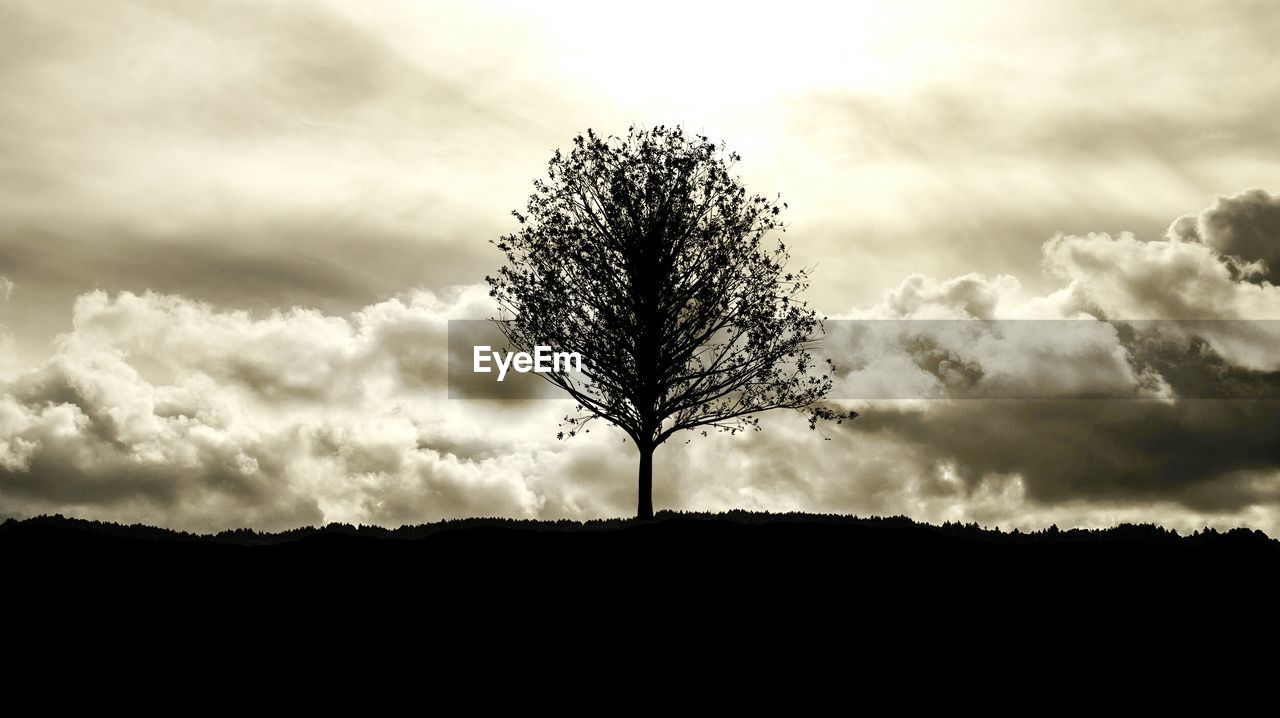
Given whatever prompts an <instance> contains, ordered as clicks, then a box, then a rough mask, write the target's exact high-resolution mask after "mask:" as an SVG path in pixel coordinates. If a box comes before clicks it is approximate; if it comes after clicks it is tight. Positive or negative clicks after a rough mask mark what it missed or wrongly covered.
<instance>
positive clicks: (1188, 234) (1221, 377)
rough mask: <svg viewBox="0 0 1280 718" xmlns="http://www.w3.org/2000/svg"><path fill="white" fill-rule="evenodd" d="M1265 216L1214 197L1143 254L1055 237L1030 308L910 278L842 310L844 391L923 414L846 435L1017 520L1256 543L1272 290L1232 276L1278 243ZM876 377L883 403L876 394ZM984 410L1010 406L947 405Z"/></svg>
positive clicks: (1265, 496)
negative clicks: (907, 460)
mask: <svg viewBox="0 0 1280 718" xmlns="http://www.w3.org/2000/svg"><path fill="white" fill-rule="evenodd" d="M1273 204H1274V203H1273V202H1272V200H1271V198H1270V195H1266V194H1265V193H1259V192H1248V193H1245V194H1243V195H1240V196H1238V197H1234V198H1228V199H1224V200H1219V201H1218V203H1217V204H1216V205H1215V206H1214V207H1211V208H1210V209H1208V210H1206V211H1205V212H1202V213H1199V214H1197V215H1188V217H1194V218H1196V219H1195V221H1194V222H1188V220H1187V218H1183V219H1181V220H1179V221H1177V222H1175V223H1174V225H1173V227H1172V228H1171V229H1170V230H1169V232H1168V233H1167V234H1166V236H1164V237H1162V238H1156V239H1154V240H1151V241H1144V240H1141V239H1139V238H1138V237H1136V236H1134V235H1133V234H1130V233H1121V234H1116V235H1112V234H1106V233H1093V234H1085V235H1067V234H1060V235H1057V236H1054V237H1053V238H1051V239H1050V240H1049V241H1048V242H1046V243H1045V244H1044V247H1043V257H1044V262H1043V266H1044V268H1045V270H1046V273H1047V274H1048V275H1049V276H1051V277H1053V278H1055V279H1057V280H1058V281H1059V282H1063V283H1064V284H1063V285H1060V286H1059V288H1058V289H1056V290H1054V291H1051V292H1049V293H1047V294H1042V295H1036V296H1025V295H1023V294H1022V292H1021V291H1020V285H1019V283H1018V282H1017V281H1016V280H1014V279H1013V278H1011V277H998V278H995V279H991V278H987V277H983V276H981V275H973V274H971V275H966V276H962V277H957V278H955V279H950V280H933V279H928V278H925V277H920V276H913V277H910V278H908V279H907V280H905V281H904V282H903V283H902V284H901V285H899V286H898V287H897V288H895V289H892V290H890V291H888V292H886V293H885V295H884V298H883V300H882V301H881V302H879V303H877V304H875V305H873V306H870V307H868V308H866V309H862V310H854V311H853V312H851V313H850V314H849V315H848V316H849V317H852V318H853V320H851V321H848V322H846V324H847V326H848V327H851V328H852V330H851V331H846V332H845V336H843V337H841V335H840V332H839V331H837V333H836V337H835V338H836V339H837V344H836V346H835V347H834V348H832V349H830V351H832V353H833V354H834V355H835V356H836V358H837V361H838V362H840V361H841V360H842V359H843V360H844V363H845V366H844V368H843V369H842V370H841V375H840V382H841V383H840V385H839V386H840V387H841V389H842V391H844V392H845V395H846V396H850V397H858V396H859V393H858V392H859V390H862V391H863V392H864V393H863V394H862V396H868V395H869V396H871V397H873V398H874V397H876V396H887V397H889V398H916V397H930V398H934V399H936V401H929V402H895V403H888V402H878V403H873V404H871V405H868V406H866V407H865V409H864V411H863V417H862V418H861V419H859V420H858V425H857V426H856V427H855V428H854V429H852V430H851V431H852V432H853V433H854V434H857V435H858V436H862V435H863V434H864V433H869V434H871V435H873V436H879V437H888V440H889V441H890V442H891V443H892V442H902V443H903V444H905V445H906V446H909V447H914V450H915V452H916V455H915V456H916V459H917V465H918V466H932V467H934V470H935V471H941V472H943V473H945V474H946V475H947V476H948V477H950V479H951V480H953V481H954V482H957V483H958V484H960V485H963V486H964V487H965V489H964V492H963V493H964V495H965V496H969V495H971V494H974V493H982V492H988V494H986V495H989V491H990V488H991V486H992V485H993V482H996V483H998V484H1001V485H1006V486H1015V485H1016V487H1017V491H1016V493H1017V495H1018V497H1019V501H1020V502H1022V504H1021V505H1022V508H1021V509H1017V510H1014V509H1012V508H1009V507H1006V509H1005V514H1006V516H1016V515H1019V512H1021V515H1023V516H1027V515H1041V516H1043V515H1045V513H1044V512H1045V511H1046V510H1050V512H1051V513H1052V511H1060V510H1062V509H1063V508H1064V507H1068V506H1074V507H1076V509H1077V510H1081V511H1083V510H1084V509H1083V508H1082V507H1087V506H1109V507H1110V508H1108V509H1106V510H1105V511H1104V512H1103V513H1101V514H1100V515H1108V516H1112V515H1132V512H1133V511H1135V510H1138V509H1139V508H1140V507H1143V506H1146V507H1148V508H1149V509H1150V510H1151V512H1152V515H1153V516H1159V517H1161V520H1166V521H1168V522H1172V523H1175V524H1177V523H1185V522H1186V520H1187V518H1188V517H1189V516H1194V517H1197V518H1201V519H1203V518H1205V517H1209V516H1214V515H1217V516H1236V517H1238V519H1237V520H1240V521H1246V522H1247V521H1258V520H1262V521H1263V523H1264V525H1265V526H1266V527H1268V528H1270V529H1271V530H1274V529H1275V526H1276V524H1275V523H1274V520H1275V515H1276V511H1277V500H1278V499H1280V461H1278V459H1277V457H1280V438H1277V437H1280V401H1277V399H1280V361H1278V360H1277V356H1280V354H1278V353H1277V352H1276V351H1275V349H1276V347H1277V346H1278V345H1280V322H1277V321H1275V320H1276V319H1278V318H1280V290H1278V289H1277V287H1276V286H1274V285H1273V284H1271V283H1270V281H1269V280H1267V278H1266V277H1261V278H1260V277H1259V276H1258V275H1257V273H1256V272H1253V273H1251V272H1249V271H1241V267H1245V266H1248V265H1250V264H1253V265H1255V266H1257V267H1260V268H1262V269H1260V270H1258V271H1262V270H1264V269H1265V268H1266V267H1267V266H1268V264H1267V262H1268V261H1269V259H1268V257H1269V256H1270V255H1269V254H1268V253H1267V252H1268V251H1269V250H1267V249H1266V247H1268V246H1272V247H1274V246H1280V237H1278V236H1276V235H1275V234H1274V233H1272V234H1270V235H1268V234H1267V232H1268V231H1269V230H1268V229H1267V228H1266V226H1267V222H1268V221H1269V219H1268V214H1267V213H1268V212H1269V211H1270V210H1269V208H1270V207H1271V206H1272V205H1273ZM1206 228H1207V229H1206ZM1268 236H1269V237H1270V240H1269V241H1270V244H1268V240H1267V237H1268ZM922 320H925V321H922ZM954 320H969V321H954ZM1046 320H1049V321H1046ZM843 326H844V325H841V324H839V323H837V329H838V330H839V329H840V328H843ZM841 340H843V341H844V342H845V343H844V344H840V343H839V342H840V341H841ZM886 377H887V378H886ZM875 380H879V381H880V382H881V383H880V384H876V383H875ZM894 380H897V381H898V382H899V384H897V385H892V384H889V385H890V386H891V387H892V389H893V390H895V391H898V392H900V393H898V394H875V393H874V392H875V390H876V389H877V388H882V387H884V386H885V385H886V383H889V382H892V381H894ZM912 382H915V384H912ZM984 388H985V389H986V390H987V392H986V393H984V392H983V389H984ZM911 391H917V392H919V393H918V394H911V393H910V392H911ZM867 392H870V393H869V394H868V393H867ZM1019 392H1028V393H1019ZM1126 392H1128V393H1126ZM984 396H986V397H992V396H995V397H997V398H1000V399H1008V398H1020V399H1024V400H1023V401H961V400H958V399H973V398H979V399H981V398H983V397H984ZM1029 398H1030V399H1040V400H1038V401H1027V400H1025V399H1029ZM1099 398H1102V399H1107V400H1105V401H1099V400H1089V399H1099ZM965 500H966V501H967V499H965ZM1157 505H1158V506H1159V508H1158V509H1157V508H1155V507H1156V506H1157ZM1117 512H1118V513H1117ZM997 513H999V512H997ZM1077 515H1079V514H1077ZM1246 517H1247V518H1246ZM1259 517H1263V518H1262V519H1260V518H1259ZM1206 520H1207V519H1206ZM1255 525H1256V524H1255Z"/></svg>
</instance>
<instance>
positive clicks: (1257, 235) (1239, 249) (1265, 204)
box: [1168, 189, 1280, 284]
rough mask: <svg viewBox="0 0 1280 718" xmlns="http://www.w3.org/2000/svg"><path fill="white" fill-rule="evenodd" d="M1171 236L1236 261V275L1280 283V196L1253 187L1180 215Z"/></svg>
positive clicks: (1231, 265)
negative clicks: (1208, 205)
mask: <svg viewBox="0 0 1280 718" xmlns="http://www.w3.org/2000/svg"><path fill="white" fill-rule="evenodd" d="M1168 234H1169V236H1170V237H1174V238H1177V239H1179V240H1181V241H1184V242H1201V243H1203V244H1205V245H1208V246H1209V247H1212V248H1213V249H1215V250H1217V251H1218V252H1220V253H1221V254H1224V255H1227V256H1228V257H1229V258H1231V259H1232V260H1233V261H1229V262H1228V267H1229V269H1230V270H1231V272H1232V275H1233V276H1235V277H1240V278H1244V279H1247V280H1249V281H1254V282H1270V283H1272V284H1280V196H1278V195H1272V194H1270V193H1268V192H1267V191H1266V190H1261V189H1251V190H1248V191H1246V192H1242V193H1240V194H1238V195H1235V196H1233V197H1219V198H1218V201H1217V203H1216V204H1215V205H1214V206H1212V207H1210V208H1208V209H1206V210H1204V211H1203V212H1200V213H1199V214H1189V215H1185V216H1183V217H1180V218H1178V219H1177V220H1175V221H1174V223H1173V224H1172V225H1170V227H1169V232H1168Z"/></svg>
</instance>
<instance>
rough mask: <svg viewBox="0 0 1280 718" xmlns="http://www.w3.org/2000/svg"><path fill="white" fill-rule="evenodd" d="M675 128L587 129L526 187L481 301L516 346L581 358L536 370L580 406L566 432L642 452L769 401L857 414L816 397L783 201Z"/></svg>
mask: <svg viewBox="0 0 1280 718" xmlns="http://www.w3.org/2000/svg"><path fill="white" fill-rule="evenodd" d="M739 159H740V158H739V157H738V155H737V154H736V153H731V152H727V151H726V150H725V148H724V146H723V145H717V144H715V143H713V142H711V141H710V140H708V139H707V138H706V137H704V136H702V135H693V136H689V135H686V133H685V132H684V131H683V130H682V129H681V128H680V127H661V126H660V127H656V128H653V129H649V130H645V129H637V128H635V127H633V128H631V129H630V130H629V131H628V133H627V134H626V136H624V137H612V136H610V137H601V136H599V135H597V134H595V133H594V132H593V131H591V130H588V131H587V132H586V134H585V135H580V136H578V137H575V138H574V140H573V146H572V148H571V149H570V150H569V152H568V153H567V154H565V153H561V152H560V151H557V152H556V153H555V155H554V156H553V157H552V159H551V161H550V163H549V165H548V171H547V176H546V178H545V179H540V180H536V181H535V182H534V192H533V194H532V195H531V196H530V198H529V202H528V204H527V207H526V209H525V211H523V212H520V211H516V212H513V213H512V214H514V216H515V217H516V219H517V221H518V222H519V224H520V227H519V229H518V231H516V232H515V233H513V234H510V235H507V236H505V237H502V238H501V239H500V240H497V241H495V244H496V245H497V247H498V249H499V250H501V251H502V252H503V253H504V254H505V256H506V264H505V266H503V267H502V268H501V269H500V270H499V272H498V274H497V276H491V277H486V280H487V281H488V282H489V285H490V289H491V291H490V294H491V295H492V296H493V297H494V298H495V299H496V300H497V302H498V305H499V306H500V307H501V308H502V309H503V310H504V311H505V312H510V314H511V316H512V318H511V319H509V320H506V321H504V322H502V323H501V326H502V329H503V332H504V333H505V334H506V336H507V338H508V340H509V341H510V342H511V343H512V344H513V345H515V348H517V349H519V350H524V351H529V350H530V349H531V347H533V346H535V345H539V344H542V345H548V346H551V347H553V348H554V349H555V350H556V351H576V352H579V353H581V355H582V357H583V361H584V370H583V372H582V373H580V374H576V375H570V374H546V375H543V376H545V377H546V378H547V379H548V380H550V381H552V382H553V383H555V384H557V385H558V386H560V387H561V388H563V389H564V390H565V391H566V392H568V393H569V395H570V396H572V397H573V398H574V399H576V400H577V402H578V404H579V414H577V415H573V416H569V417H566V423H567V424H568V431H567V432H562V436H572V435H574V434H576V433H577V432H578V431H580V430H582V429H583V427H584V425H585V423H586V422H589V421H590V420H591V419H593V418H596V417H599V418H602V419H604V420H605V421H607V422H609V423H611V424H613V425H616V426H618V427H619V428H621V429H622V430H623V431H625V432H626V433H627V434H628V435H629V436H630V437H631V438H632V440H634V441H635V442H636V444H637V446H638V447H640V449H641V451H642V452H644V451H645V450H650V451H651V450H652V448H653V447H656V446H658V445H660V444H661V443H663V442H664V441H666V440H667V439H668V438H670V437H671V436H672V435H674V434H676V433H677V432H680V431H686V430H692V431H699V432H701V433H703V434H705V433H707V431H709V430H721V431H727V432H731V433H736V432H739V431H742V430H744V429H756V430H758V429H759V428H760V426H759V418H758V414H760V413H761V412H764V411H768V410H771V409H794V410H797V411H800V412H803V413H804V414H806V415H807V417H808V419H809V425H810V427H811V428H815V427H816V426H817V423H818V422H819V421H821V420H832V421H834V422H837V423H839V422H841V421H843V420H845V419H849V418H852V417H854V416H856V414H855V413H853V412H845V411H840V410H838V409H835V408H832V407H830V406H827V405H825V404H823V403H822V400H823V399H824V397H826V395H827V393H828V392H829V391H830V389H831V376H832V372H831V368H832V367H831V366H830V361H829V360H826V361H825V362H820V361H817V360H816V359H815V358H814V356H813V354H812V352H811V349H812V348H813V344H814V342H815V341H816V340H817V339H818V338H819V337H820V336H821V333H822V321H821V318H820V317H819V316H818V314H817V313H816V312H815V311H814V310H813V309H811V308H809V307H808V306H807V304H806V302H805V301H803V300H802V299H801V298H800V295H801V293H802V292H803V291H804V290H805V289H806V288H807V287H808V284H809V276H810V273H809V271H808V270H805V269H793V268H789V267H788V253H787V249H786V247H785V245H784V244H783V242H782V241H781V239H780V238H777V237H773V238H770V235H771V234H773V233H774V232H775V230H777V231H780V232H781V231H785V227H784V226H783V224H782V221H781V215H782V211H783V209H784V208H785V207H786V204H785V203H783V202H781V200H780V199H772V200H771V199H767V198H765V197H763V196H761V195H758V194H749V193H748V192H747V190H746V188H745V187H744V186H743V185H742V182H741V181H740V180H739V179H738V178H737V177H736V176H734V175H733V174H732V169H733V166H734V164H735V163H737V162H738V161H739Z"/></svg>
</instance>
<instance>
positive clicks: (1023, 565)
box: [0, 512, 1280, 631]
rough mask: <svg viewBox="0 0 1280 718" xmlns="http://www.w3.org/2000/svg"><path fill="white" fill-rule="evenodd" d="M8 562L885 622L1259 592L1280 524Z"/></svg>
mask: <svg viewBox="0 0 1280 718" xmlns="http://www.w3.org/2000/svg"><path fill="white" fill-rule="evenodd" d="M0 563H2V564H3V566H4V576H5V578H6V581H7V585H8V586H9V587H10V589H9V590H8V591H7V593H6V596H7V598H8V599H9V600H10V601H17V602H21V603H23V604H24V605H25V606H27V608H28V610H31V611H35V612H37V613H40V612H48V611H56V612H59V615H61V616H63V617H64V618H70V619H74V620H88V619H87V618H86V616H85V614H84V613H83V611H84V610H85V608H86V607H91V608H92V610H93V611H94V612H95V613H94V614H92V615H105V616H109V617H111V618H112V620H115V619H116V618H118V617H119V616H129V617H132V618H131V620H132V621H134V622H137V621H143V622H144V623H148V624H150V623H151V622H154V621H156V620H161V618H163V617H168V616H175V615H184V616H191V615H198V616H200V617H202V620H206V621H212V622H213V623H214V624H215V625H216V624H218V623H219V622H234V621H237V620H241V619H244V618H245V617H249V618H250V620H254V621H267V620H270V621H277V622H281V624H282V625H283V624H289V623H291V622H297V621H300V620H302V618H301V617H303V616H306V617H308V619H307V620H312V619H313V618H314V616H313V614H312V611H322V612H326V611H327V612H330V613H329V615H331V616H332V615H334V614H333V613H332V612H334V611H338V612H342V613H343V614H344V615H346V616H347V618H350V617H351V616H353V615H358V616H363V615H373V616H378V615H382V614H387V615H401V616H402V615H418V614H422V615H431V616H433V619H432V620H439V616H441V615H446V616H457V617H462V616H470V617H471V620H472V621H474V620H478V619H476V618H475V617H476V616H485V617H487V618H485V619H484V621H487V622H488V623H482V624H475V623H467V622H466V621H463V623H462V624H458V625H459V626H463V627H466V626H470V627H471V628H477V627H478V626H481V625H486V626H487V625H490V624H491V623H493V622H495V621H497V622H503V621H516V622H521V621H541V620H551V619H550V618H549V617H550V616H558V617H559V618H557V619H555V620H557V621H563V620H570V621H591V620H594V618H598V617H600V616H602V615H603V616H612V618H613V619H615V620H616V619H619V618H624V617H625V615H626V614H627V613H628V612H629V611H634V610H636V609H635V607H643V610H644V611H645V612H646V615H647V616H649V617H651V618H655V619H656V617H658V616H665V617H666V619H665V620H670V621H677V622H680V625H684V626H685V627H686V628H688V627H690V626H697V625H701V624H700V623H699V621H703V620H705V621H712V622H716V624H715V625H719V622H723V621H727V620H731V618H732V620H738V621H741V620H757V619H769V620H773V619H776V618H778V617H786V619H787V620H788V621H791V622H793V624H794V626H795V627H796V628H797V630H798V629H799V627H801V626H805V625H809V623H808V622H814V624H813V625H812V626H811V629H812V630H818V629H819V628H820V626H821V625H826V626H827V628H822V629H821V630H830V629H831V627H832V626H831V624H830V623H829V621H831V620H832V617H833V616H843V617H845V618H846V619H847V620H849V621H852V623H850V624H849V626H854V625H855V624H857V625H862V626H864V628H865V627H866V626H868V625H870V627H873V628H877V627H878V628H881V629H883V628H885V627H886V626H891V625H896V624H894V623H893V621H890V620H889V618H888V617H896V618H895V619H894V620H906V619H905V616H908V615H909V616H911V618H910V621H911V622H914V623H918V622H920V621H926V622H928V621H939V620H942V619H943V617H946V616H951V617H953V618H955V617H959V618H961V619H963V620H982V621H988V622H990V621H994V620H997V617H998V620H999V621H1002V622H1005V623H1003V624H1001V625H1004V627H1005V628H1006V629H1008V628H1010V627H1011V626H1014V625H1016V623H1007V622H1008V621H1014V620H1015V618H1016V617H1023V619H1025V618H1026V617H1028V616H1038V617H1039V618H1040V619H1046V618H1051V619H1052V620H1054V621H1059V622H1060V621H1084V620H1093V619H1105V620H1108V621H1120V622H1123V623H1125V624H1126V625H1131V627H1144V626H1145V630H1148V631H1154V630H1163V628H1162V627H1163V626H1165V625H1166V623H1167V622H1168V621H1169V620H1177V621H1181V622H1183V623H1185V622H1186V621H1187V620H1188V619H1195V620H1199V619H1200V618H1203V617H1205V616H1208V615H1210V612H1211V613H1212V615H1214V616H1215V620H1227V621H1229V620H1232V619H1233V618H1239V617H1240V616H1243V615H1248V610H1249V608H1250V607H1251V606H1261V605H1262V604H1263V603H1264V602H1266V603H1267V604H1268V605H1269V598H1268V597H1269V596H1270V595H1271V590H1272V589H1271V588H1270V583H1271V577H1272V576H1273V575H1274V574H1275V572H1276V570H1277V568H1280V542H1277V541H1276V540H1273V539H1271V538H1268V537H1267V536H1266V535H1264V534H1263V533H1261V532H1258V531H1250V530H1246V529H1236V530H1232V531H1227V532H1218V531H1213V530H1205V531H1201V532H1197V533H1195V534H1194V535H1190V536H1180V535H1178V534H1176V533H1174V532H1171V531H1167V530H1165V529H1162V528H1160V527H1157V526H1151V525H1122V526H1118V527H1115V528H1111V529H1106V530H1097V531H1090V530H1068V531H1059V530H1057V529H1050V530H1047V531H1040V532H1035V533H1016V532H1015V533H1006V532H999V531H991V530H985V529H982V528H980V527H978V526H976V525H958V524H946V525H943V526H932V525H928V524H920V523H916V522H914V521H911V520H910V519H907V518H902V517H894V518H851V517H841V516H817V515H807V514H783V515H776V514H753V513H744V512H732V513H728V514H720V515H703V514H675V513H664V514H660V515H659V517H658V519H657V520H655V521H653V522H650V523H635V522H630V521H622V520H611V521H593V522H588V523H583V524H579V523H574V522H568V521H560V522H536V521H508V520H496V519H469V520H462V521H445V522H440V523H434V524H425V525H421V526H406V527H401V528H398V529H384V528H377V527H354V526H346V525H337V524H335V525H330V526H325V527H321V528H302V529H295V530H292V531H285V532H281V533H260V532H255V531H249V530H238V531H228V532H223V533H219V534H216V535H211V536H198V535H193V534H188V533H182V532H174V531H168V530H164V529H157V528H153V527H147V526H121V525H118V524H110V523H99V522H92V521H82V520H76V519H67V518H62V517H57V516H55V517H39V518H33V519H28V520H24V521H12V520H11V521H7V522H5V523H4V524H3V525H0ZM1224 606H1227V607H1229V609H1230V611H1231V612H1228V613H1223V611H1222V609H1223V607H1224ZM1268 610H1269V609H1268ZM368 612H372V613H371V614H369V613H368ZM751 616H755V617H756V619H750V618H749V617H751ZM855 617H857V618H856V620H855ZM459 620H462V619H461V618H459ZM1019 620H1022V619H1019ZM1241 620H1242V619H1241ZM866 621H871V624H866ZM885 621H889V623H885ZM824 622H828V623H824ZM860 622H861V623H860ZM522 625H523V624H522ZM993 625H994V624H993ZM455 627H458V626H455ZM294 628H295V629H297V628H298V626H297V625H295V626H294ZM548 630H550V629H548Z"/></svg>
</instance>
